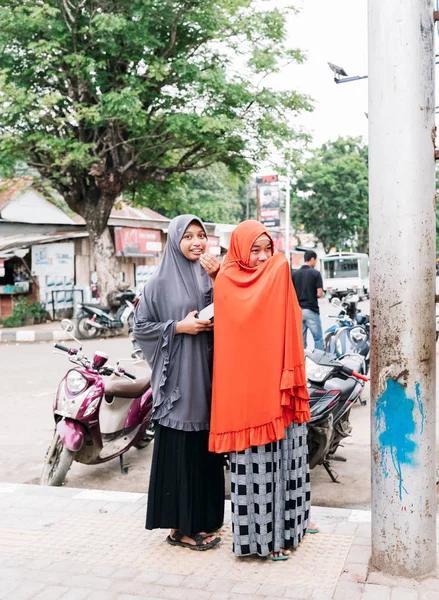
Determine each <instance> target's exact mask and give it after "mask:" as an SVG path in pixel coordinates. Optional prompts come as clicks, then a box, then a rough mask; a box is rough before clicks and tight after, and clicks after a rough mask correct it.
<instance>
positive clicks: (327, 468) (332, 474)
mask: <svg viewBox="0 0 439 600" xmlns="http://www.w3.org/2000/svg"><path fill="white" fill-rule="evenodd" d="M323 466H324V467H325V471H326V472H327V473H328V475H329V477H330V478H331V480H332V481H333V483H340V481H339V480H338V473H336V472H335V471H333V470H332V469H331V465H330V464H329V463H328V462H327V461H325V462H324V463H323Z"/></svg>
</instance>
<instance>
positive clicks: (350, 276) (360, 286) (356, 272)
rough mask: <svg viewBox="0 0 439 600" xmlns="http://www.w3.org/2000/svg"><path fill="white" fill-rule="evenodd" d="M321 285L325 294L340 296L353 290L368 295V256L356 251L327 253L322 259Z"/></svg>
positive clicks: (361, 295) (363, 295)
mask: <svg viewBox="0 0 439 600" xmlns="http://www.w3.org/2000/svg"><path fill="white" fill-rule="evenodd" d="M322 265H323V269H322V270H323V286H324V289H325V290H326V293H327V296H328V297H330V298H332V297H334V296H337V297H338V298H342V297H343V296H346V295H347V294H349V293H350V292H354V293H356V294H358V295H359V296H360V298H366V297H367V296H368V295H369V256H368V255H367V254H360V253H356V252H337V253H334V254H327V255H326V256H325V257H324V258H323V259H322Z"/></svg>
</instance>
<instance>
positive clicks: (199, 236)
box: [180, 221, 207, 260]
mask: <svg viewBox="0 0 439 600" xmlns="http://www.w3.org/2000/svg"><path fill="white" fill-rule="evenodd" d="M206 246H207V237H206V234H205V233H204V229H203V228H202V227H201V226H200V225H199V223H197V222H195V221H193V222H192V223H191V224H190V225H189V227H188V228H187V229H186V231H185V232H184V234H183V237H182V238H181V242H180V250H181V252H182V254H183V256H184V257H185V258H187V259H188V260H200V256H201V255H202V254H204V252H205V251H206Z"/></svg>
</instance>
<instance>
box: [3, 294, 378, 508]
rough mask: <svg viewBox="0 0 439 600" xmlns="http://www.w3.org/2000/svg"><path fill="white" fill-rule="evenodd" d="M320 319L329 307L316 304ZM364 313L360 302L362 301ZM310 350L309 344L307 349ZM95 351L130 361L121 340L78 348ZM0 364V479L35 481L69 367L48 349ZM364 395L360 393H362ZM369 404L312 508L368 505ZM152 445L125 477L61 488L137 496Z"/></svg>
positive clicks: (319, 484)
mask: <svg viewBox="0 0 439 600" xmlns="http://www.w3.org/2000/svg"><path fill="white" fill-rule="evenodd" d="M321 306H322V320H323V325H324V328H326V327H327V326H328V325H329V323H330V320H329V319H328V318H327V315H329V314H334V313H335V309H334V308H333V307H331V306H330V305H329V304H328V302H327V301H326V300H325V299H323V300H322V301H321ZM362 309H363V310H364V311H365V312H367V311H368V303H362ZM311 347H312V344H311ZM97 349H99V350H103V351H104V352H107V353H108V354H109V356H110V362H111V363H113V364H114V363H115V362H116V360H117V359H121V358H128V357H129V356H130V351H131V347H130V343H129V340H128V338H112V339H107V340H94V341H88V342H85V343H84V351H85V352H86V354H88V355H91V354H92V353H93V351H94V350H97ZM0 364H1V365H2V366H3V374H2V383H1V386H0V455H1V456H2V460H1V462H0V481H2V482H16V483H31V484H37V483H39V478H40V475H41V471H42V467H43V460H44V455H45V453H46V450H47V447H48V446H49V444H50V441H51V439H52V435H53V424H54V422H53V415H52V401H53V396H54V392H55V390H56V387H57V385H58V382H59V381H60V379H61V378H62V377H63V375H64V373H65V371H66V370H67V368H68V366H69V363H68V360H67V358H66V357H65V356H61V355H56V354H53V348H52V344H50V343H36V344H0ZM366 395H367V390H366ZM369 421H370V418H369V405H368V406H366V407H362V406H360V405H358V406H355V407H354V408H353V409H352V417H351V422H352V424H353V433H352V437H351V438H349V439H348V440H347V442H346V444H345V448H343V449H342V450H341V451H340V454H341V455H343V456H344V457H345V458H346V459H347V462H346V463H342V462H339V463H334V468H335V470H336V471H337V472H338V474H339V479H340V483H339V484H334V483H332V482H331V480H330V479H329V477H328V475H327V473H326V472H325V471H324V469H323V468H322V467H317V468H316V469H314V471H313V472H312V496H313V498H312V501H313V504H315V505H320V506H334V507H351V508H362V507H368V506H369V505H370V465H369V460H370V458H369V457H370V443H369V435H370V425H369ZM151 456H152V446H150V447H148V448H147V449H144V450H136V449H132V450H130V451H129V452H128V453H127V454H126V455H125V457H126V462H128V463H129V464H130V469H129V472H128V474H127V475H123V474H121V472H120V468H119V462H118V460H113V461H111V462H108V463H105V464H103V465H100V466H86V465H81V464H79V463H73V466H72V468H71V470H70V472H69V474H68V477H67V481H66V484H65V485H66V486H71V487H80V488H95V489H107V490H121V491H131V492H145V491H146V490H147V485H148V479H149V471H150V463H151Z"/></svg>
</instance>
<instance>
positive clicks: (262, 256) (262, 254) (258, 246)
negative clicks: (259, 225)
mask: <svg viewBox="0 0 439 600" xmlns="http://www.w3.org/2000/svg"><path fill="white" fill-rule="evenodd" d="M272 256H273V244H272V243H271V240H270V238H269V237H268V235H266V234H265V233H263V234H262V235H261V236H260V237H258V239H257V240H256V241H255V243H254V244H253V246H252V249H251V252H250V260H249V263H248V266H249V267H259V266H260V265H262V264H264V262H265V261H266V260H268V259H269V258H271V257H272Z"/></svg>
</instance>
